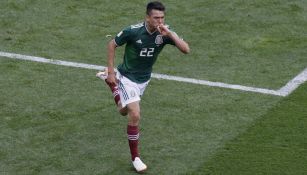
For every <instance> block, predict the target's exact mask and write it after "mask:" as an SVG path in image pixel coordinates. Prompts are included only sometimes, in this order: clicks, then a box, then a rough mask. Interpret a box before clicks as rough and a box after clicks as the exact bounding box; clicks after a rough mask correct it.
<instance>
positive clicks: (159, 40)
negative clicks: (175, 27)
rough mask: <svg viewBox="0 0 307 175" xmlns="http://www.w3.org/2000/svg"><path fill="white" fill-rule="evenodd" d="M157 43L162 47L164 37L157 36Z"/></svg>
mask: <svg viewBox="0 0 307 175" xmlns="http://www.w3.org/2000/svg"><path fill="white" fill-rule="evenodd" d="M155 43H156V44H157V45H160V44H162V43H163V37H162V35H157V36H156V40H155Z"/></svg>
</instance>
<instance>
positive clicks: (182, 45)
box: [157, 25, 190, 54]
mask: <svg viewBox="0 0 307 175" xmlns="http://www.w3.org/2000/svg"><path fill="white" fill-rule="evenodd" d="M157 29H158V30H159V32H160V33H161V34H162V35H165V36H168V37H169V38H170V39H171V40H173V41H174V43H175V45H176V47H177V48H178V49H179V50H180V51H181V52H182V53H185V54H187V53H189V52H190V47H189V44H188V43H187V42H185V41H184V40H183V39H181V38H179V36H178V35H177V34H176V33H175V32H172V31H170V30H169V29H168V28H167V26H165V25H159V26H158V27H157Z"/></svg>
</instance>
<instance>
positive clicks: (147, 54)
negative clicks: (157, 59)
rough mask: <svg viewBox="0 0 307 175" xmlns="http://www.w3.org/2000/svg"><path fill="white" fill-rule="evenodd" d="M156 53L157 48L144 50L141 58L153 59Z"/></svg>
mask: <svg viewBox="0 0 307 175" xmlns="http://www.w3.org/2000/svg"><path fill="white" fill-rule="evenodd" d="M154 51H155V48H143V49H142V50H141V52H140V56H141V57H152V56H153V53H154Z"/></svg>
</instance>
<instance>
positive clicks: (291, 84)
mask: <svg viewBox="0 0 307 175" xmlns="http://www.w3.org/2000/svg"><path fill="white" fill-rule="evenodd" d="M0 56H2V57H7V58H12V59H19V60H28V61H35V62H41V63H49V64H56V65H63V66H69V67H79V68H85V69H93V70H102V69H104V68H105V67H104V66H98V65H91V64H84V63H75V62H68V61H61V60H55V59H47V58H42V57H35V56H27V55H20V54H15V53H8V52H1V51H0ZM306 72H307V68H306V69H305V70H304V71H303V72H302V73H301V74H299V75H298V76H297V77H295V78H294V79H293V80H291V81H290V82H289V83H288V84H287V85H286V86H285V87H282V88H281V89H279V90H277V91H276V90H271V89H264V88H256V87H248V86H242V85H236V84H226V83H221V82H211V81H207V80H198V79H192V78H184V77H177V76H170V75H164V74H157V73H153V74H152V77H153V78H158V79H165V80H172V81H179V82H186V83H192V84H199V85H207V86H213V87H221V88H228V89H236V90H241V91H248V92H257V93H262V94H270V95H276V96H287V95H289V94H290V93H291V92H292V91H294V90H295V89H296V88H297V87H298V86H299V85H300V84H302V83H303V82H304V81H306V79H307V78H306V74H307V73H306Z"/></svg>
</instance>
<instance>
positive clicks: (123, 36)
mask: <svg viewBox="0 0 307 175" xmlns="http://www.w3.org/2000/svg"><path fill="white" fill-rule="evenodd" d="M130 38H131V28H130V27H127V28H125V29H124V30H122V31H121V32H119V33H118V34H117V35H116V37H115V44H116V45H117V46H122V45H124V44H125V43H127V42H128V41H129V40H130Z"/></svg>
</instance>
